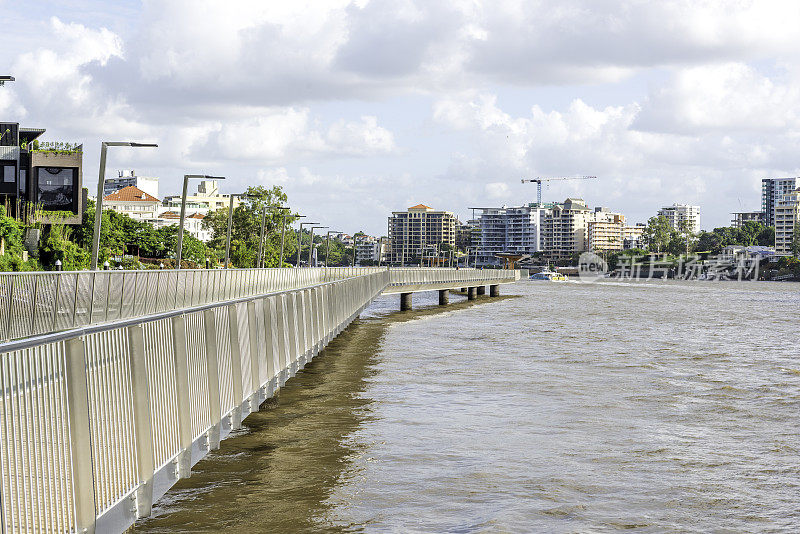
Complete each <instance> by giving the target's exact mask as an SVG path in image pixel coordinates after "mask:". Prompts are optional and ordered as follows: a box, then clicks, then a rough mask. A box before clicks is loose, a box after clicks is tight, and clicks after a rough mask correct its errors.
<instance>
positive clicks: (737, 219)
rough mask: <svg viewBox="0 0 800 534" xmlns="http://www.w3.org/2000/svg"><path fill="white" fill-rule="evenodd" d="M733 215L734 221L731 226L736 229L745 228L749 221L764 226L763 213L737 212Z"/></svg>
mask: <svg viewBox="0 0 800 534" xmlns="http://www.w3.org/2000/svg"><path fill="white" fill-rule="evenodd" d="M732 215H733V220H732V221H731V226H732V227H734V228H741V227H742V226H744V223H746V222H749V221H753V222H757V223H761V224H764V212H763V211H735V212H733V213H732Z"/></svg>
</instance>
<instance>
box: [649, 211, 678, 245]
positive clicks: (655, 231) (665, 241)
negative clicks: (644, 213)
mask: <svg viewBox="0 0 800 534" xmlns="http://www.w3.org/2000/svg"><path fill="white" fill-rule="evenodd" d="M673 234H675V230H673V228H672V226H670V224H669V221H668V220H667V218H666V217H664V216H663V215H659V216H658V217H650V219H649V220H648V221H647V226H646V227H645V229H644V231H643V232H642V242H643V243H644V244H646V245H647V247H648V249H649V250H650V251H653V252H656V253H658V254H660V253H661V251H662V250H665V249H666V248H667V247H668V246H669V244H670V241H671V240H672V238H673Z"/></svg>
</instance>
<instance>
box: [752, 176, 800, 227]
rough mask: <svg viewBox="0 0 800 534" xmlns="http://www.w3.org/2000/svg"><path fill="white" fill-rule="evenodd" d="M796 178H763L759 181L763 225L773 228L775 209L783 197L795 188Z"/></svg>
mask: <svg viewBox="0 0 800 534" xmlns="http://www.w3.org/2000/svg"><path fill="white" fill-rule="evenodd" d="M797 180H798V179H797V178H764V179H762V180H761V211H762V212H763V213H764V224H765V225H766V226H775V207H776V205H777V204H778V202H779V201H781V200H782V199H783V197H784V195H788V194H789V193H791V192H792V191H794V190H795V189H796V188H797V185H798V184H797Z"/></svg>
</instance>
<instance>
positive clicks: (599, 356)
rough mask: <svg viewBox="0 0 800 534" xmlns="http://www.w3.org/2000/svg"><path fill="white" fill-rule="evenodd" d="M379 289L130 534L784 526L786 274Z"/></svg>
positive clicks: (792, 487) (798, 452)
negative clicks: (406, 298)
mask: <svg viewBox="0 0 800 534" xmlns="http://www.w3.org/2000/svg"><path fill="white" fill-rule="evenodd" d="M501 288H502V292H503V294H504V296H503V297H501V298H494V299H492V298H489V297H488V296H487V297H480V298H479V299H478V300H477V301H475V302H466V301H465V299H464V298H463V297H461V296H457V295H455V294H454V295H452V296H451V304H450V305H449V306H447V307H439V306H436V301H435V298H436V294H435V293H425V294H419V295H414V306H415V310H414V311H410V312H398V311H396V310H397V309H398V308H399V297H398V296H396V295H395V296H391V297H388V296H387V297H380V298H379V299H378V300H377V301H376V302H375V303H373V305H372V306H371V307H370V308H369V309H368V310H367V311H366V312H365V313H364V314H363V315H362V317H361V319H359V320H357V321H356V322H354V323H353V324H352V325H351V326H350V327H349V328H348V329H347V330H346V331H345V332H343V333H342V334H341V335H340V336H339V337H338V338H337V339H335V340H334V341H333V342H332V343H331V344H330V345H329V346H328V348H327V349H326V350H325V351H324V352H322V353H321V354H320V355H319V356H318V357H317V358H315V359H314V361H313V362H311V363H310V364H309V365H308V366H306V368H305V369H304V370H303V371H302V372H300V373H298V375H297V376H296V377H295V378H293V379H292V380H290V381H289V382H288V383H287V384H286V386H285V387H284V388H283V389H282V390H281V391H280V393H279V394H278V395H277V396H276V397H275V398H274V399H271V400H269V401H267V402H266V403H265V405H264V406H262V410H261V411H260V412H258V413H256V414H253V415H251V416H250V417H248V418H247V419H246V420H245V422H244V428H243V429H242V430H241V431H239V432H237V433H236V434H235V435H234V436H232V437H231V438H229V439H227V440H225V441H223V442H222V447H221V448H220V450H218V451H215V452H214V453H212V454H210V455H209V456H208V457H207V458H206V459H205V460H203V461H201V462H200V463H198V464H197V465H196V466H195V467H194V468H193V473H192V477H191V478H190V479H187V480H183V481H181V482H180V483H179V484H177V485H176V486H175V487H174V488H173V489H172V490H171V491H170V492H169V493H168V494H167V496H166V497H165V498H164V499H162V500H161V501H160V502H159V503H157V505H156V506H155V509H154V514H153V517H151V518H148V519H145V520H142V521H139V522H138V523H137V524H136V527H135V532H139V533H151V532H152V533H155V532H170V533H172V532H231V533H239V532H241V533H245V532H247V533H250V532H457V533H471V532H614V531H618V530H632V531H634V532H798V531H800V286H798V284H791V283H786V284H780V283H766V282H763V283H761V282H758V283H754V282H743V283H738V282H691V283H689V282H683V283H681V282H673V281H650V282H628V283H624V282H603V283H579V282H566V283H550V282H528V281H523V282H519V283H517V284H515V285H511V286H501Z"/></svg>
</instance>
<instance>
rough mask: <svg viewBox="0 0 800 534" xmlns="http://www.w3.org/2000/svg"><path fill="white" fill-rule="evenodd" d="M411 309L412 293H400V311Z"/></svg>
mask: <svg viewBox="0 0 800 534" xmlns="http://www.w3.org/2000/svg"><path fill="white" fill-rule="evenodd" d="M410 309H411V293H400V311H409V310H410Z"/></svg>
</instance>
